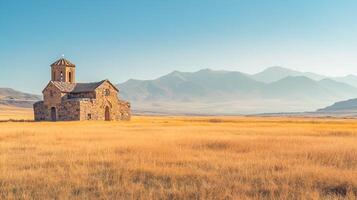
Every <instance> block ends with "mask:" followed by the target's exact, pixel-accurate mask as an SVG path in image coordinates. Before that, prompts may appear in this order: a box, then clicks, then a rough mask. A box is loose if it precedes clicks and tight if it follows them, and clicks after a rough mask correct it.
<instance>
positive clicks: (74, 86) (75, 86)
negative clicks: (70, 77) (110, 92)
mask: <svg viewBox="0 0 357 200" xmlns="http://www.w3.org/2000/svg"><path fill="white" fill-rule="evenodd" d="M104 82H108V83H109V84H111V85H112V86H113V87H114V89H115V90H117V91H119V90H118V88H116V87H115V86H114V85H113V84H112V83H111V82H110V81H109V80H103V81H100V82H93V83H67V82H59V81H51V82H50V83H52V84H53V85H54V86H56V87H57V88H58V89H59V90H60V91H61V92H66V93H80V92H93V91H94V90H95V89H97V88H98V87H99V86H100V85H102V84H103V83H104Z"/></svg>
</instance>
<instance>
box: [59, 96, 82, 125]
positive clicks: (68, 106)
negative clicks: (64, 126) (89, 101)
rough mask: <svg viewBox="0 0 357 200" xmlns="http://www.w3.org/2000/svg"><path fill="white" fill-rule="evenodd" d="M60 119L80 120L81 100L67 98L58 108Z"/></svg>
mask: <svg viewBox="0 0 357 200" xmlns="http://www.w3.org/2000/svg"><path fill="white" fill-rule="evenodd" d="M57 110H58V111H57V116H58V120H60V121H78V120H80V101H78V100H75V99H74V100H71V99H69V100H65V101H63V102H62V103H61V104H60V105H59V106H58V109H57Z"/></svg>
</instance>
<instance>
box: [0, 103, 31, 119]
mask: <svg viewBox="0 0 357 200" xmlns="http://www.w3.org/2000/svg"><path fill="white" fill-rule="evenodd" d="M32 119H33V110H32V109H30V108H18V107H12V106H3V105H0V121H2V120H32Z"/></svg>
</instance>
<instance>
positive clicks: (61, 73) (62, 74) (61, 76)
mask: <svg viewBox="0 0 357 200" xmlns="http://www.w3.org/2000/svg"><path fill="white" fill-rule="evenodd" d="M60 80H61V81H63V72H61V78H60Z"/></svg>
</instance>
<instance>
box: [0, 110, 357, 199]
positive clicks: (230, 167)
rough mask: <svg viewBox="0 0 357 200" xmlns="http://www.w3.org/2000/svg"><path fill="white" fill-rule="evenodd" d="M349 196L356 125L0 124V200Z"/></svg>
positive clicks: (179, 120) (287, 121)
mask: <svg viewBox="0 0 357 200" xmlns="http://www.w3.org/2000/svg"><path fill="white" fill-rule="evenodd" d="M11 115H13V114H11ZM24 115H26V114H23V115H20V117H23V116H24ZM2 118H5V116H4V115H3V116H2ZM356 198H357V120H352V119H312V118H268V117H267V118H258V117H153V116H134V117H133V119H132V121H130V122H57V123H51V122H41V123H37V122H2V123H0V199H356Z"/></svg>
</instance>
